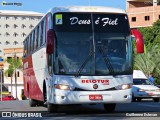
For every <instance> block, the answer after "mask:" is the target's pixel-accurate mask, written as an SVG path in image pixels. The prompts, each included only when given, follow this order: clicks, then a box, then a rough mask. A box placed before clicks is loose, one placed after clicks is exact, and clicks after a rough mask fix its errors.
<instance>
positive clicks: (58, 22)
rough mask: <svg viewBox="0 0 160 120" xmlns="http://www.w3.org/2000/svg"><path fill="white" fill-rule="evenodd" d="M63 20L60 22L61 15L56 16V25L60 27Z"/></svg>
mask: <svg viewBox="0 0 160 120" xmlns="http://www.w3.org/2000/svg"><path fill="white" fill-rule="evenodd" d="M62 24H63V20H62V14H57V15H56V25H62Z"/></svg>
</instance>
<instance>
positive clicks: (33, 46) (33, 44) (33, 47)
mask: <svg viewBox="0 0 160 120" xmlns="http://www.w3.org/2000/svg"><path fill="white" fill-rule="evenodd" d="M34 42H35V30H34V31H33V39H32V49H33V51H34V50H35V43H34Z"/></svg>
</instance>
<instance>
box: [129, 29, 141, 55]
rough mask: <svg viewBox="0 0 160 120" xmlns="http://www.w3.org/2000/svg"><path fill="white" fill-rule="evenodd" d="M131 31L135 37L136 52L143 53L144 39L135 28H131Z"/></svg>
mask: <svg viewBox="0 0 160 120" xmlns="http://www.w3.org/2000/svg"><path fill="white" fill-rule="evenodd" d="M131 33H132V35H133V36H134V37H135V38H136V52H137V53H144V40H143V36H142V34H141V33H140V32H139V31H138V30H137V29H132V30H131Z"/></svg>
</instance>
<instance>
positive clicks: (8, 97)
mask: <svg viewBox="0 0 160 120" xmlns="http://www.w3.org/2000/svg"><path fill="white" fill-rule="evenodd" d="M10 100H15V98H14V97H13V96H11V95H6V96H4V97H2V101H10Z"/></svg>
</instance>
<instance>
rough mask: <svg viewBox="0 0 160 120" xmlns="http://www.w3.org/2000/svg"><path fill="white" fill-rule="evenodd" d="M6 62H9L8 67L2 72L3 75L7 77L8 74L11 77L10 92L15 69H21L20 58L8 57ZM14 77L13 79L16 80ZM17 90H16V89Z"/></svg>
mask: <svg viewBox="0 0 160 120" xmlns="http://www.w3.org/2000/svg"><path fill="white" fill-rule="evenodd" d="M6 61H7V63H8V64H9V67H8V69H7V70H6V71H5V72H4V75H5V76H6V77H8V75H9V76H10V77H11V94H12V82H13V77H14V75H15V72H16V70H21V69H22V59H21V58H19V59H15V58H10V59H7V60H6ZM16 79H17V78H16V77H15V81H16ZM16 92H17V91H16Z"/></svg>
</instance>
